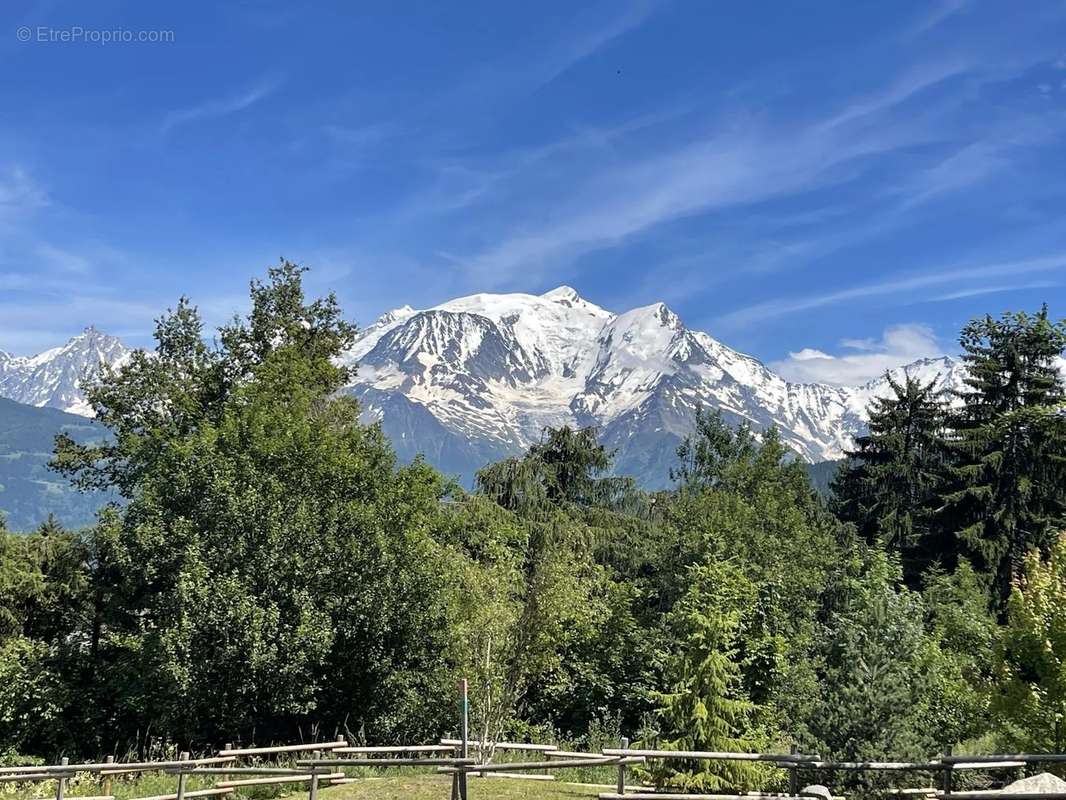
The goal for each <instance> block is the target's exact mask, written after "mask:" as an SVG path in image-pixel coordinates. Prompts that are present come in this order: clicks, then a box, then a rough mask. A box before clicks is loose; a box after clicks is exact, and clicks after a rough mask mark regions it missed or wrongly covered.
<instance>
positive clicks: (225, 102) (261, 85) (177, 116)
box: [160, 76, 283, 134]
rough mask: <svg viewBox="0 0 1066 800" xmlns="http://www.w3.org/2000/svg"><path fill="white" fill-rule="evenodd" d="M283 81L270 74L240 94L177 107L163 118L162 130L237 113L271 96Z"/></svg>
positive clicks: (170, 129)
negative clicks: (185, 106)
mask: <svg viewBox="0 0 1066 800" xmlns="http://www.w3.org/2000/svg"><path fill="white" fill-rule="evenodd" d="M282 83H283V81H282V79H281V78H280V77H278V76H268V77H265V78H263V79H262V80H260V81H259V82H258V83H256V84H255V85H253V86H251V87H250V88H248V89H246V90H245V91H243V92H240V93H239V94H234V95H229V96H226V97H219V98H214V99H211V100H205V101H204V102H202V103H198V104H197V105H194V106H189V107H187V108H179V109H175V110H173V111H171V112H169V113H168V114H167V115H166V116H165V117H164V118H163V122H162V124H161V125H160V131H161V132H162V133H164V134H166V133H169V132H170V131H172V130H174V129H175V128H177V127H179V126H182V125H188V124H189V123H192V122H198V121H200V120H205V119H214V118H216V117H226V116H229V115H230V114H236V113H237V112H239V111H243V110H244V109H246V108H250V107H251V106H253V105H255V104H256V103H258V102H259V101H261V100H263V99H265V98H266V97H269V96H270V95H271V94H273V93H274V92H275V91H277V90H278V89H279V88H281V85H282Z"/></svg>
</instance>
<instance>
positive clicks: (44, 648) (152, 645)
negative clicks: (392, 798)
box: [0, 262, 1066, 792]
mask: <svg viewBox="0 0 1066 800" xmlns="http://www.w3.org/2000/svg"><path fill="white" fill-rule="evenodd" d="M251 299H252V307H251V312H250V313H249V315H248V316H247V318H245V319H241V318H237V319H234V320H233V321H232V322H230V323H229V324H228V325H226V326H224V327H223V328H222V329H221V330H220V331H219V332H218V335H217V338H216V339H215V340H214V341H213V342H212V343H210V344H209V343H208V341H207V339H206V338H205V331H204V328H203V325H202V323H201V320H200V317H199V315H198V313H197V311H196V309H195V308H194V307H193V306H192V305H191V304H190V303H189V302H188V301H186V300H182V301H181V302H179V304H178V305H177V307H176V308H175V309H174V310H173V311H170V312H168V313H166V314H164V315H163V316H162V317H161V318H160V319H159V320H158V321H157V329H156V344H155V347H154V350H153V351H152V352H150V353H147V352H138V353H135V354H134V355H133V356H132V357H131V359H130V361H129V362H128V363H127V364H126V365H125V366H124V367H123V369H121V370H120V371H114V370H107V369H104V370H103V371H102V372H101V373H100V374H99V376H98V378H97V379H96V382H95V383H93V384H92V385H91V386H90V387H89V391H88V396H89V400H90V402H91V404H92V405H93V407H94V409H95V411H96V414H97V417H98V419H99V420H100V423H101V424H102V425H103V426H104V427H105V428H106V429H107V431H108V433H109V435H108V436H107V437H100V436H96V437H84V436H81V435H80V434H78V432H77V431H73V430H72V431H70V432H69V433H70V435H61V436H60V437H59V438H58V440H57V442H56V450H55V454H54V457H53V465H54V467H55V469H57V470H58V471H59V472H61V473H62V474H63V475H65V476H67V477H69V478H70V479H72V480H73V481H74V482H75V483H76V484H77V485H78V486H80V487H82V488H83V489H86V490H91V491H101V490H103V491H107V492H111V493H114V494H115V495H116V496H121V498H122V499H123V504H122V505H121V506H118V505H114V506H110V507H108V508H105V509H104V510H103V511H102V512H101V513H100V514H99V516H98V519H97V522H96V524H95V525H94V526H93V527H92V528H90V529H88V530H86V531H84V532H81V533H77V534H74V533H70V532H68V531H66V530H64V529H63V527H62V526H61V525H60V524H58V522H57V521H56V520H55V519H52V518H49V519H46V520H44V521H43V523H42V524H41V525H40V527H39V528H38V529H37V530H36V531H33V532H32V533H29V534H25V535H18V536H16V535H14V534H10V533H7V532H6V531H3V529H2V528H0V753H12V752H21V753H24V754H32V755H40V756H53V755H55V754H57V753H60V752H63V753H67V754H73V753H83V754H86V755H91V756H95V755H99V754H101V753H104V752H106V751H107V750H110V749H112V748H114V747H115V746H116V744H117V745H118V747H119V748H120V749H126V748H127V747H133V748H136V749H138V750H140V751H141V752H142V753H147V752H151V751H152V750H153V748H159V747H164V748H168V747H169V748H173V747H174V746H175V745H176V744H178V743H180V745H181V746H182V747H190V746H191V747H192V748H193V749H205V748H206V747H208V746H210V745H211V744H217V743H218V742H220V741H225V740H232V741H238V740H248V739H250V738H251V737H252V736H254V737H255V738H256V739H257V740H258V741H260V742H263V741H268V740H283V739H292V738H296V737H297V736H299V735H301V734H302V733H303V732H305V731H307V730H310V729H312V728H317V730H318V731H319V732H321V733H325V734H328V733H330V732H331V731H332V732H345V733H347V734H348V735H350V736H352V737H355V738H365V739H367V740H371V741H373V740H377V741H381V740H392V741H395V740H403V741H411V742H414V741H425V740H427V739H429V738H431V737H434V736H437V735H439V734H441V733H444V732H453V731H454V730H455V727H454V726H455V722H456V714H455V704H454V699H455V689H454V687H455V681H456V679H457V678H458V677H460V676H463V677H466V678H468V679H469V681H470V685H471V701H472V705H471V714H472V722H473V725H472V732H473V734H474V735H475V736H477V737H479V738H483V739H485V740H488V741H490V742H492V741H498V740H499V739H500V738H502V737H505V736H506V737H511V736H517V737H521V736H526V735H529V736H534V735H535V736H537V737H545V736H556V737H559V738H560V739H563V740H568V741H572V742H584V743H585V745H584V746H587V747H590V748H598V747H603V746H605V745H606V744H608V743H613V740H614V739H616V738H617V737H618V736H620V735H625V736H628V737H629V738H631V739H641V740H643V741H644V742H646V743H648V744H653V743H654V744H655V745H656V746H659V747H665V748H672V749H675V750H692V749H711V750H754V749H774V750H782V749H784V748H786V747H787V746H788V744H790V743H795V744H797V745H799V746H800V747H801V748H802V749H804V750H808V751H813V752H818V753H820V754H822V755H824V756H826V757H829V758H842V759H848V760H865V759H881V758H886V757H890V758H907V757H915V758H924V757H928V756H929V755H931V753H932V752H934V751H935V750H939V749H941V748H943V747H946V746H948V745H962V746H973V743H974V742H978V741H980V742H986V743H987V742H990V741H998V742H1004V743H1006V744H1007V745H1009V746H1012V747H1013V746H1017V747H1027V748H1032V749H1049V748H1061V747H1062V746H1063V745H1064V744H1066V742H1063V741H1062V735H1063V731H1062V719H1063V716H1064V715H1066V679H1064V677H1063V676H1064V675H1066V672H1064V671H1063V669H1062V665H1061V664H1060V663H1059V661H1060V660H1061V659H1062V657H1063V652H1066V644H1064V643H1066V636H1064V635H1063V631H1062V630H1060V629H1063V630H1066V628H1064V625H1066V622H1064V619H1066V615H1064V613H1066V612H1063V608H1066V573H1064V570H1066V567H1064V566H1063V564H1064V563H1066V544H1062V543H1057V541H1058V540H1057V538H1056V537H1057V535H1058V533H1059V531H1060V530H1061V529H1062V527H1063V523H1064V522H1066V520H1064V519H1063V511H1062V497H1061V492H1062V487H1063V480H1062V478H1063V477H1064V476H1063V474H1062V472H1061V470H1062V465H1063V462H1064V458H1066V447H1064V439H1063V429H1062V425H1063V424H1064V419H1066V418H1064V417H1063V416H1062V414H1061V410H1060V406H1061V405H1062V403H1063V389H1062V387H1061V385H1060V382H1059V379H1058V376H1057V374H1056V373H1054V371H1053V370H1052V364H1053V362H1054V359H1055V358H1057V357H1058V355H1059V354H1060V352H1061V350H1062V346H1063V343H1064V341H1066V331H1064V329H1063V326H1061V325H1059V324H1053V323H1051V322H1050V321H1049V320H1048V319H1047V315H1046V312H1042V313H1041V314H1039V315H1036V316H1033V317H1030V316H1026V315H1021V314H1019V315H1008V316H1006V317H1004V318H1003V319H1002V320H1000V321H993V320H991V319H990V318H986V319H983V320H978V321H975V322H974V323H972V324H971V325H970V326H968V327H967V329H966V330H965V331H964V333H963V346H964V349H965V350H966V358H967V362H968V364H969V366H970V368H971V374H970V377H969V379H968V381H969V383H968V386H969V388H968V390H967V391H966V392H964V393H963V395H962V396H961V398H960V401H961V406H960V407H959V408H958V409H957V410H950V409H945V404H944V403H943V402H942V399H941V398H939V397H937V396H936V395H935V394H934V393H933V391H932V390H931V388H930V387H928V386H924V385H921V384H918V383H916V382H914V381H912V380H906V381H904V382H902V383H892V384H891V385H892V388H893V395H892V396H890V397H888V398H885V399H881V400H877V401H875V403H874V405H873V407H872V408H871V424H870V433H869V435H868V436H865V437H861V438H860V439H859V441H858V443H857V446H856V449H855V451H854V452H853V453H851V454H849V457H848V460H847V462H846V463H845V465H844V466H843V468H842V470H841V471H840V472H839V474H838V476H837V479H836V481H835V484H834V497H833V500H832V503H831V505H830V506H829V507H827V505H826V503H825V502H824V501H823V500H822V499H821V498H820V497H819V495H818V494H817V493H816V492H815V491H814V489H813V488H812V486H811V483H810V480H809V478H808V474H807V469H806V467H805V466H804V465H803V463H802V462H801V461H800V459H799V458H798V457H797V456H796V455H795V454H794V453H792V452H790V451H789V449H788V448H787V447H786V446H785V445H784V444H783V442H782V441H781V437H780V435H779V434H778V432H777V431H776V430H774V429H769V430H766V431H763V432H760V433H759V434H758V435H757V434H755V433H754V432H753V430H752V429H751V428H750V427H747V426H741V427H740V428H739V429H734V428H732V427H730V426H729V425H728V424H726V422H725V420H724V418H723V417H722V415H721V414H720V413H718V412H704V411H701V412H700V413H699V414H698V415H697V424H696V429H695V431H694V432H693V434H692V435H691V436H689V437H688V438H686V439H685V440H684V442H683V443H682V445H681V447H680V448H679V450H678V456H679V462H680V466H679V467H678V469H677V470H676V471H675V472H674V474H673V475H672V478H673V479H674V480H675V482H676V486H675V488H674V489H672V490H670V491H661V492H656V493H654V494H649V493H646V492H643V491H641V490H640V489H639V488H637V487H636V486H635V485H634V483H633V482H632V481H631V480H629V479H625V478H620V477H617V476H615V475H614V474H613V473H612V458H611V453H609V452H608V451H606V450H605V449H604V448H603V447H602V446H601V445H600V444H599V443H598V440H597V434H596V431H595V430H594V429H585V430H579V431H574V430H570V429H567V428H562V429H548V430H545V431H544V434H543V436H542V438H541V440H540V441H539V442H537V443H536V444H534V445H533V446H532V447H531V448H529V450H528V452H526V453H525V454H524V455H522V456H520V457H514V458H509V459H506V460H504V461H501V462H499V463H496V464H491V465H488V466H486V467H485V468H484V469H482V470H481V472H480V473H479V474H478V479H477V484H476V490H475V491H474V492H473V493H471V494H466V493H464V492H463V491H461V490H460V489H459V488H458V487H456V486H454V485H452V484H450V483H449V482H448V481H446V480H445V479H444V478H442V477H441V475H440V474H439V473H437V472H436V471H435V470H434V469H432V468H430V467H429V466H428V465H427V464H426V463H425V462H424V461H422V460H421V459H416V460H415V461H414V463H412V464H410V465H408V466H405V467H402V468H398V467H397V463H396V458H395V456H394V454H393V451H392V449H391V447H390V446H389V443H388V442H387V441H386V439H385V437H384V435H383V434H382V431H381V429H380V428H379V427H377V426H367V425H363V424H361V423H360V422H359V411H360V409H359V407H358V405H357V403H355V402H354V401H353V400H352V399H351V398H350V397H348V396H346V395H345V394H344V391H343V387H344V385H345V383H346V382H347V381H348V378H349V377H350V368H349V367H348V366H346V364H347V362H346V361H345V359H344V358H343V357H342V354H343V353H344V351H345V350H346V349H347V347H348V345H349V344H350V342H351V341H352V337H353V335H354V328H353V327H352V326H351V325H350V324H349V323H347V322H345V321H344V320H343V318H342V317H341V312H340V309H339V308H338V306H337V303H336V301H335V299H334V298H333V297H332V296H329V297H326V298H324V299H321V300H309V299H307V298H305V297H304V294H303V285H302V270H301V269H300V268H299V267H297V266H295V265H292V264H289V263H286V262H283V263H282V264H281V265H280V266H278V267H277V268H275V269H273V270H271V271H270V273H269V275H268V278H267V280H266V281H265V282H261V283H260V282H255V283H253V284H252V287H251ZM1026 553H1029V555H1027V556H1025V554H1026ZM1023 556H1024V559H1025V571H1024V576H1023V577H1022V578H1020V579H1016V580H1015V585H1014V588H1013V590H1012V596H1011V600H1010V604H1009V609H1008V619H1007V623H1006V625H1005V626H1003V625H1000V624H999V622H997V618H996V616H995V610H996V605H997V602H996V600H997V598H998V597H1000V596H1001V594H1002V592H1004V587H1005V586H1006V587H1010V586H1011V578H1012V576H1014V575H1016V573H1017V569H1018V565H1019V564H1021V563H1022V559H1023ZM1048 557H1049V560H1046V561H1045V560H1044V559H1045V558H1048ZM990 609H992V610H990ZM1060 640H1061V641H1060ZM1060 651H1063V652H1060ZM149 731H150V733H149ZM966 743H970V744H966ZM489 753H490V754H491V748H490V750H489ZM647 777H649V778H651V779H653V780H655V781H656V782H657V783H658V784H659V785H660V786H664V787H666V786H669V787H674V788H678V789H683V790H685V791H689V790H695V791H710V792H719V791H728V792H736V791H747V790H749V789H773V788H782V787H781V777H780V775H779V774H777V773H776V772H772V771H764V770H763V769H761V768H760V767H759V766H758V765H755V766H753V765H751V764H745V763H744V762H703V761H696V760H680V761H663V762H656V763H652V764H650V765H648V769H647ZM833 777H834V782H835V784H841V785H843V784H844V783H846V782H847V781H849V780H851V784H850V785H849V788H852V789H869V788H871V787H872V786H873V785H874V783H875V782H874V781H871V780H869V779H866V778H860V779H857V780H852V779H850V778H844V777H842V776H833Z"/></svg>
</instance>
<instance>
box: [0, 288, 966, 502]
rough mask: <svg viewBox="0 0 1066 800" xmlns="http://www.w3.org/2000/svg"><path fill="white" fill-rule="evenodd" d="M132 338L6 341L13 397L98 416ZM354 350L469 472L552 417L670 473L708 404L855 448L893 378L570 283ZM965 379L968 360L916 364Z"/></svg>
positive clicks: (378, 414)
mask: <svg viewBox="0 0 1066 800" xmlns="http://www.w3.org/2000/svg"><path fill="white" fill-rule="evenodd" d="M127 353H128V351H127V349H126V348H125V347H124V346H123V345H122V343H121V342H120V341H119V340H118V339H115V338H114V337H110V336H106V335H105V334H102V333H100V332H99V331H96V330H95V329H92V328H89V329H87V330H86V331H85V332H84V333H83V334H81V335H79V336H77V337H75V338H74V339H72V340H71V341H70V342H68V343H67V344H66V345H65V346H63V347H60V348H55V349H54V350H50V351H48V352H46V353H42V354H40V355H38V356H33V357H30V358H14V357H11V356H6V355H4V354H2V353H0V397H3V396H6V397H10V398H12V399H15V400H19V401H21V402H26V403H31V404H33V405H43V406H51V407H58V408H62V409H65V410H71V411H75V412H77V413H82V414H89V413H90V409H88V407H87V405H86V404H85V401H84V398H83V396H82V394H81V392H80V389H79V388H78V379H79V377H80V375H81V374H82V372H83V371H84V370H86V369H92V368H93V367H94V366H95V365H96V364H97V363H98V362H99V360H100V359H103V360H106V361H109V362H111V363H121V362H122V360H123V359H125V358H126V357H127ZM344 360H345V361H346V362H347V363H349V364H351V365H353V366H357V367H358V372H357V375H356V377H355V379H354V380H353V382H352V384H351V386H349V387H348V388H347V389H346V391H348V392H350V393H351V394H353V395H355V396H356V397H358V398H359V399H360V400H361V401H362V403H363V407H364V419H366V420H369V421H379V422H380V423H381V425H382V427H383V429H384V431H385V433H386V434H387V435H388V436H389V437H390V438H391V439H392V441H393V443H394V445H395V447H396V450H397V453H398V455H399V456H400V458H401V459H404V460H410V459H411V458H414V457H415V456H416V455H417V454H419V453H423V454H425V456H426V458H427V459H428V460H429V461H430V462H431V463H433V464H434V465H436V466H437V467H439V468H440V469H442V470H443V471H445V472H446V473H449V474H452V475H458V476H460V478H461V479H463V480H464V482H469V480H470V479H471V477H472V476H473V474H474V472H475V471H476V470H477V469H479V468H480V467H482V466H484V465H485V464H486V463H488V462H489V461H494V460H497V459H499V458H502V457H505V456H507V455H512V454H515V453H519V452H521V451H522V450H524V449H525V448H526V447H528V446H529V445H530V444H531V443H532V442H534V441H536V440H537V439H538V438H539V437H540V436H541V432H542V431H543V429H544V427H545V426H559V425H571V426H575V427H583V426H588V425H595V426H597V427H599V428H600V431H601V438H602V440H603V441H604V443H605V444H606V445H607V446H608V447H610V448H611V449H613V450H615V451H616V465H617V469H618V470H619V471H620V472H624V473H627V474H632V475H635V476H637V477H638V478H640V479H641V480H642V481H643V482H644V483H645V484H647V485H649V486H659V485H662V484H663V483H664V482H665V481H666V480H667V478H668V471H669V468H670V466H672V465H673V463H674V458H675V453H674V451H675V449H676V447H677V445H678V443H679V442H680V441H681V439H682V438H683V437H684V436H685V435H687V434H688V433H689V432H690V431H691V430H692V427H693V419H694V416H695V413H696V411H697V409H700V408H716V409H719V410H721V412H722V413H723V415H724V416H725V418H726V419H727V420H728V421H730V422H732V423H734V424H740V423H747V424H750V425H751V426H752V427H753V428H755V429H756V430H763V429H765V428H766V427H768V426H770V425H775V426H777V427H778V428H779V429H780V431H781V435H782V438H783V439H784V441H785V442H786V443H787V444H788V445H789V446H790V447H792V448H793V449H794V450H796V452H797V453H798V454H799V455H800V457H802V458H803V459H804V460H806V461H808V462H819V461H825V460H833V459H839V458H841V457H842V456H843V454H844V451H845V450H846V449H847V448H848V447H850V445H851V442H852V440H853V438H854V436H855V435H856V434H858V433H860V432H862V431H864V430H865V424H866V423H865V421H866V407H867V405H868V404H869V402H870V400H871V399H872V398H873V397H875V396H878V395H883V394H885V393H886V392H888V391H889V387H888V383H887V381H885V380H884V379H883V378H881V379H878V380H875V381H871V382H870V383H867V384H865V385H863V386H857V387H839V386H827V385H823V384H802V383H790V382H789V381H786V380H785V379H784V378H782V377H781V376H779V375H777V374H775V373H774V372H772V371H771V370H769V369H767V368H766V366H764V365H763V364H762V363H761V362H759V361H758V360H757V359H754V358H752V357H751V356H747V355H744V354H743V353H739V352H737V351H735V350H732V349H731V348H729V347H727V346H726V345H724V344H722V343H721V342H719V341H718V340H716V339H714V338H713V337H711V336H710V335H708V334H706V333H703V332H701V331H695V330H692V329H690V328H688V327H687V326H686V325H685V324H684V322H683V321H682V320H681V319H680V318H679V317H678V316H677V315H676V314H675V313H674V312H673V311H671V310H670V309H669V308H668V307H667V306H666V305H664V304H663V303H655V304H652V305H649V306H644V307H641V308H635V309H632V310H630V311H626V312H624V313H621V314H615V313H612V312H610V311H607V310H606V309H603V308H601V307H599V306H597V305H595V304H594V303H590V302H589V301H587V300H585V299H584V298H582V297H581V296H580V295H578V293H577V292H576V291H574V290H573V289H572V288H570V287H567V286H560V287H559V288H557V289H554V290H552V291H550V292H547V293H545V294H542V295H530V294H517V293H516V294H475V295H470V296H468V297H460V298H457V299H455V300H451V301H448V302H446V303H442V304H441V305H439V306H435V307H433V308H429V309H424V310H415V309H413V308H411V307H410V306H403V307H402V308H398V309H395V310H393V311H390V312H388V313H387V314H384V315H383V316H382V317H381V318H379V319H378V320H376V321H375V322H374V323H372V324H371V325H369V326H368V327H367V328H365V329H364V330H363V331H362V333H361V335H360V336H359V338H358V339H357V341H356V342H355V344H354V346H353V347H352V349H351V351H350V352H349V353H347V354H346V355H345V357H344ZM904 372H906V373H909V374H914V375H917V376H918V377H920V378H921V379H922V380H936V381H938V382H939V383H940V385H942V386H947V387H949V388H950V387H958V386H959V385H960V383H961V378H962V368H961V365H960V364H958V363H956V362H954V361H952V360H951V359H927V360H923V361H918V362H915V363H914V364H909V365H907V366H905V367H900V368H898V369H897V370H896V373H897V377H898V376H901V375H902V374H903V373H904Z"/></svg>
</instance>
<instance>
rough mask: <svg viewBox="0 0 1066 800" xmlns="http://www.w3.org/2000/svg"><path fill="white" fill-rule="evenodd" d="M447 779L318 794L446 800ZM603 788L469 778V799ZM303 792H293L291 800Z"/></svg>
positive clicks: (392, 780) (529, 799)
mask: <svg viewBox="0 0 1066 800" xmlns="http://www.w3.org/2000/svg"><path fill="white" fill-rule="evenodd" d="M451 786H452V782H451V778H450V777H448V776H446V775H399V776H393V777H382V778H367V779H366V780H363V781H360V782H359V783H349V784H345V785H343V786H332V787H330V788H328V789H323V790H322V791H320V792H319V797H320V798H321V800H448V798H449V797H451ZM604 791H607V789H597V788H593V787H588V786H577V785H574V784H567V783H562V782H560V781H523V780H512V779H508V778H470V782H469V797H470V800H490V798H492V799H493V800H495V799H496V798H499V799H500V800H574V799H575V798H586V799H587V798H594V797H596V795H598V794H599V793H600V792H604ZM301 794H302V796H306V792H303V793H298V792H294V793H292V795H290V796H291V797H292V798H294V800H295V799H296V798H298V797H300V796H301Z"/></svg>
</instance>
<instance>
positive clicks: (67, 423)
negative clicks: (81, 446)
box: [0, 398, 108, 530]
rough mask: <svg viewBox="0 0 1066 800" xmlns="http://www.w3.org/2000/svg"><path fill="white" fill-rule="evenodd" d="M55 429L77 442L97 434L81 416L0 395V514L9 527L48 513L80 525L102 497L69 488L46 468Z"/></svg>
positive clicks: (29, 523)
mask: <svg viewBox="0 0 1066 800" xmlns="http://www.w3.org/2000/svg"><path fill="white" fill-rule="evenodd" d="M60 432H65V433H68V434H69V435H70V436H71V437H73V438H74V439H75V440H76V441H79V442H87V441H92V440H95V439H99V438H100V437H101V436H102V435H103V429H102V428H101V427H100V426H99V425H98V424H96V423H95V422H93V421H92V420H89V419H86V418H84V417H80V416H76V415H74V414H66V413H64V412H62V411H58V410H56V409H52V408H36V407H34V406H29V405H25V404H22V403H16V402H14V401H12V400H6V399H3V398H0V515H3V517H4V519H5V522H6V525H7V527H8V528H9V529H11V530H30V529H31V528H33V527H35V526H37V525H39V524H40V523H41V522H43V521H44V520H45V519H46V518H47V517H48V514H49V513H52V514H55V515H56V517H57V518H58V519H59V520H60V521H61V522H62V523H63V524H64V525H67V526H70V527H81V526H84V525H88V524H90V523H91V522H92V521H93V514H94V513H95V511H96V510H97V509H98V508H99V507H100V506H102V505H103V504H104V503H105V502H107V499H108V496H106V495H104V494H102V493H88V494H83V493H80V492H77V491H75V490H74V489H73V487H71V486H70V484H69V483H68V482H67V481H66V480H65V479H64V478H63V477H61V476H59V475H57V474H55V473H54V472H52V471H50V470H49V469H48V460H49V458H50V457H51V454H52V444H53V442H54V441H55V437H56V435H57V434H58V433H60Z"/></svg>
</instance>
